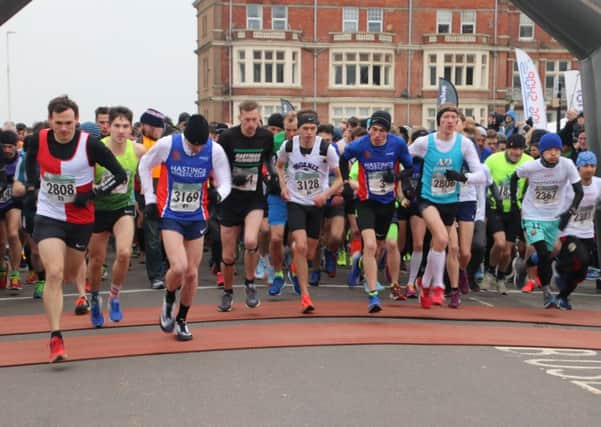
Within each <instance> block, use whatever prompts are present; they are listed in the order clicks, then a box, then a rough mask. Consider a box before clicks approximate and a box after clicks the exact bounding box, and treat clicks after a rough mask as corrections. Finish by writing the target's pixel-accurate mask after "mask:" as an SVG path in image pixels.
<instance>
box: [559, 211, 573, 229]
mask: <svg viewBox="0 0 601 427" xmlns="http://www.w3.org/2000/svg"><path fill="white" fill-rule="evenodd" d="M575 213H576V209H574V208H570V209H568V210H567V211H565V212H564V213H562V214H561V215H559V229H560V230H562V231H563V230H564V229H565V228H566V227H567V225H568V222H570V218H571V217H572V215H574V214H575Z"/></svg>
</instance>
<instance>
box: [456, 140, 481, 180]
mask: <svg viewBox="0 0 601 427" xmlns="http://www.w3.org/2000/svg"><path fill="white" fill-rule="evenodd" d="M461 149H462V151H463V158H464V159H465V162H466V163H467V166H468V168H469V170H470V172H468V173H466V174H465V176H466V177H467V183H468V184H484V183H486V174H485V173H484V169H482V164H481V163H480V156H478V152H477V151H476V147H474V143H473V142H472V141H470V140H469V139H467V138H464V139H463V140H462V143H461Z"/></svg>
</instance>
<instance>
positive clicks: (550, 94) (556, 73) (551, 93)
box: [543, 59, 572, 99]
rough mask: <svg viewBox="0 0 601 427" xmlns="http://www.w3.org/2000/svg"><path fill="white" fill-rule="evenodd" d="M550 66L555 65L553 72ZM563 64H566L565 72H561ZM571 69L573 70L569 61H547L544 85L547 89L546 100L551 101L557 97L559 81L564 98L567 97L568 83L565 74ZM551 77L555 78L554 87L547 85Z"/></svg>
mask: <svg viewBox="0 0 601 427" xmlns="http://www.w3.org/2000/svg"><path fill="white" fill-rule="evenodd" d="M549 64H553V70H549ZM561 64H566V69H565V70H561V67H560V65H561ZM570 69H572V62H571V61H570V60H569V59H547V61H546V62H545V80H544V83H543V87H544V88H545V93H544V95H545V98H548V99H551V98H555V97H556V96H557V94H556V93H557V85H558V82H559V81H561V83H562V87H561V93H562V96H564V97H565V89H566V82H565V76H564V74H563V73H564V72H566V71H568V70H570ZM549 77H551V78H553V85H552V86H551V87H549V85H548V84H547V83H548V78H549Z"/></svg>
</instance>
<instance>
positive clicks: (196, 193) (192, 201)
mask: <svg viewBox="0 0 601 427" xmlns="http://www.w3.org/2000/svg"><path fill="white" fill-rule="evenodd" d="M169 208H170V209H171V210H172V211H173V212H194V211H197V210H198V209H199V208H200V184H185V183H183V182H174V183H173V187H172V188H171V197H170V199H169Z"/></svg>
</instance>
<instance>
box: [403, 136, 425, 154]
mask: <svg viewBox="0 0 601 427" xmlns="http://www.w3.org/2000/svg"><path fill="white" fill-rule="evenodd" d="M427 151H428V136H422V137H419V138H417V139H416V140H415V142H414V143H413V144H411V145H410V146H409V149H408V152H409V154H410V155H412V156H413V157H420V158H422V159H423V158H424V156H425V155H426V152H427Z"/></svg>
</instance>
